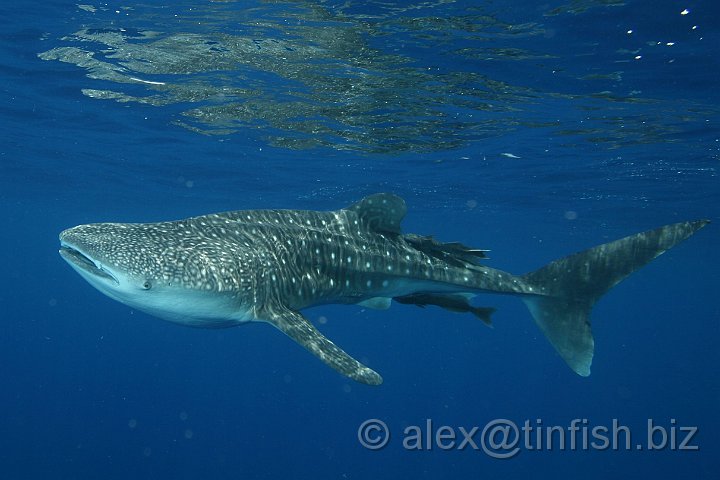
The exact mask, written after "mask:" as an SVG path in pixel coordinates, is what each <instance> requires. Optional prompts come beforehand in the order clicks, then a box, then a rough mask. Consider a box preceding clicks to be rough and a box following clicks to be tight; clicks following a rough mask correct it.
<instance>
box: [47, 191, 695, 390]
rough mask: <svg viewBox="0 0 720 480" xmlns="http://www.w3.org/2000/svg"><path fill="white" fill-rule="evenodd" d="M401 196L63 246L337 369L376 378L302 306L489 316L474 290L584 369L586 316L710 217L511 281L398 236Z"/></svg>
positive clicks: (80, 259) (118, 293) (153, 299)
mask: <svg viewBox="0 0 720 480" xmlns="http://www.w3.org/2000/svg"><path fill="white" fill-rule="evenodd" d="M405 213H406V207H405V202H404V201H403V200H402V199H400V198H399V197H397V196H394V195H391V194H376V195H372V196H369V197H366V198H364V199H362V200H361V201H359V202H357V203H356V204H353V205H351V206H349V207H347V208H345V209H341V210H337V211H331V212H317V211H307V210H245V211H235V212H226V213H218V214H211V215H203V216H200V217H193V218H189V219H185V220H179V221H174V222H159V223H142V224H128V223H99V224H90V225H80V226H78V227H75V228H71V229H69V230H65V231H64V232H62V233H61V235H60V241H61V249H60V253H61V255H62V256H63V257H64V258H65V260H67V261H68V263H69V264H70V265H71V266H72V267H73V268H75V270H76V271H78V273H80V274H81V275H82V276H83V277H84V278H85V279H86V280H88V282H90V283H91V284H92V285H93V286H95V287H96V288H98V289H99V290H100V291H102V292H103V293H105V294H107V295H108V296H110V297H112V298H114V299H116V300H118V301H121V302H123V303H126V304H128V305H130V306H132V307H135V308H138V309H140V310H143V311H146V312H148V313H151V314H153V315H157V316H159V317H162V318H165V319H167V320H170V321H174V322H177V323H181V324H184V325H190V326H195V327H225V326H233V325H238V324H241V323H245V322H249V321H264V322H268V323H270V324H272V325H274V326H275V327H277V328H278V329H279V330H281V331H282V332H284V333H285V334H287V335H288V336H289V337H291V338H292V339H293V340H295V341H296V342H298V343H299V344H301V345H302V346H304V347H305V348H306V349H308V350H309V351H310V352H312V353H313V354H315V355H316V356H317V357H318V358H320V359H321V360H323V361H324V362H325V363H327V364H328V365H330V366H331V367H333V368H335V369H336V370H338V371H339V372H341V373H342V374H344V375H347V376H349V377H351V378H353V379H355V380H357V381H360V382H363V383H367V384H373V385H375V384H379V383H381V382H382V379H381V377H380V375H378V374H377V373H376V372H375V371H373V370H371V369H370V368H368V367H366V366H365V365H362V364H361V363H359V362H358V361H357V360H355V359H354V358H352V357H351V356H350V355H348V354H347V353H346V352H344V351H343V350H341V349H340V348H339V347H337V346H336V345H335V344H333V343H332V342H331V341H330V340H328V339H327V338H325V337H324V336H323V335H322V334H321V333H320V332H319V331H318V330H317V329H316V328H315V327H314V326H313V325H312V324H311V323H310V322H309V321H307V319H305V318H304V317H303V316H302V314H301V313H300V310H302V309H304V308H308V307H312V306H315V305H320V304H325V303H355V304H361V305H365V306H369V307H374V308H387V307H388V306H389V305H390V303H391V301H392V300H393V299H395V300H396V301H398V302H399V303H408V304H415V305H418V306H426V305H437V306H440V307H443V308H446V309H448V310H450V311H455V312H469V313H473V314H475V315H476V316H478V317H479V318H481V319H482V320H483V321H485V322H486V323H490V315H491V313H492V312H493V311H494V309H492V308H488V307H477V306H474V305H472V304H471V303H470V301H469V299H470V298H471V297H472V296H474V295H476V294H478V293H503V294H513V295H518V296H520V297H521V298H522V299H523V300H524V301H525V303H526V304H527V305H528V307H529V308H530V311H531V313H532V314H533V317H534V319H535V321H536V323H537V324H538V325H539V326H540V328H541V329H542V331H543V332H544V333H545V335H546V336H547V337H548V339H549V340H550V341H551V343H552V344H553V346H554V347H555V348H556V350H557V351H558V353H559V354H560V355H561V356H562V358H563V359H564V360H565V361H566V362H567V363H568V365H569V366H570V367H571V368H572V369H573V370H575V371H576V372H577V373H578V374H580V375H588V374H589V373H590V364H591V362H592V356H593V350H594V345H593V339H592V333H591V330H590V322H589V314H590V309H591V308H592V305H593V304H594V303H595V301H597V300H598V299H599V298H600V296H601V295H602V294H603V293H605V292H606V291H607V290H608V289H610V288H611V287H612V286H613V285H615V284H616V283H618V282H619V281H621V280H622V279H623V278H625V277H626V276H627V275H629V274H630V273H632V272H633V271H635V270H636V269H637V268H640V267H641V266H642V265H644V264H646V263H647V262H649V261H650V260H652V259H653V258H655V257H656V256H657V255H659V254H661V253H662V252H664V251H665V250H667V249H669V248H671V247H673V246H675V245H676V244H678V243H679V242H681V241H682V240H684V239H686V238H688V237H689V236H690V235H692V234H693V233H695V231H697V230H698V229H700V228H701V227H703V226H704V225H705V224H706V223H707V222H706V221H697V222H684V223H678V224H674V225H668V226H665V227H661V228H659V229H657V230H653V231H650V232H645V233H641V234H637V235H634V236H631V237H627V238H624V239H621V240H618V241H616V242H611V243H608V244H605V245H601V246H599V247H595V248H593V249H590V250H587V251H585V252H581V253H578V254H575V255H572V256H570V257H566V258H564V259H561V260H558V261H556V262H553V263H550V264H549V265H547V266H545V267H543V268H541V269H540V270H537V271H536V272H533V273H531V274H528V275H523V276H515V275H511V274H509V273H506V272H503V271H500V270H496V269H492V268H489V267H487V266H484V265H483V264H482V263H481V261H482V259H483V258H484V257H485V255H484V252H485V250H481V249H474V248H469V247H466V246H465V245H463V244H460V243H441V242H438V241H436V240H434V239H433V238H432V237H427V236H420V235H414V234H403V233H402V231H401V227H400V224H401V221H402V219H403V217H404V216H405Z"/></svg>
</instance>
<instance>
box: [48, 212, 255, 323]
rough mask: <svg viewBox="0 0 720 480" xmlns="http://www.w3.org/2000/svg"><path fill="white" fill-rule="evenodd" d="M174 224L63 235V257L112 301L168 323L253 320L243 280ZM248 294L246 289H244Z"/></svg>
mask: <svg viewBox="0 0 720 480" xmlns="http://www.w3.org/2000/svg"><path fill="white" fill-rule="evenodd" d="M182 228H183V227H182V226H181V225H177V223H175V222H166V223H153V224H131V223H96V224H89V225H79V226H77V227H74V228H70V229H68V230H65V231H63V232H62V233H61V234H60V255H61V256H62V257H63V259H64V260H65V261H66V262H68V263H69V264H70V266H71V267H73V268H74V269H75V271H77V272H78V273H79V274H80V275H81V276H82V277H83V278H84V279H85V280H86V281H87V282H88V283H90V284H91V285H92V286H93V287H95V288H96V289H98V290H100V291H101V292H102V293H104V294H105V295H107V296H108V297H110V298H112V299H114V300H117V301H119V302H121V303H124V304H126V305H128V306H130V307H132V308H136V309H138V310H142V311H144V312H147V313H149V314H151V315H155V316H158V317H160V318H163V319H165V320H170V321H173V322H176V323H181V324H185V325H190V326H196V325H202V326H203V327H208V326H213V325H217V326H225V325H233V324H237V323H239V322H242V321H246V320H249V319H250V318H249V310H250V307H249V305H248V304H247V302H243V301H242V298H240V297H241V296H239V295H238V291H240V290H241V288H238V285H240V284H241V283H242V282H241V280H240V279H238V278H236V277H234V276H233V275H232V273H231V272H227V271H225V269H224V268H222V267H220V268H219V269H218V267H217V266H216V265H215V264H213V262H212V259H213V252H212V249H207V248H206V249H205V250H204V251H202V250H200V251H198V249H197V245H196V244H189V243H188V242H187V241H186V240H185V239H184V238H183V237H182V235H178V232H180V231H182V230H181V229H182ZM243 286H244V287H245V290H247V289H248V286H247V285H243Z"/></svg>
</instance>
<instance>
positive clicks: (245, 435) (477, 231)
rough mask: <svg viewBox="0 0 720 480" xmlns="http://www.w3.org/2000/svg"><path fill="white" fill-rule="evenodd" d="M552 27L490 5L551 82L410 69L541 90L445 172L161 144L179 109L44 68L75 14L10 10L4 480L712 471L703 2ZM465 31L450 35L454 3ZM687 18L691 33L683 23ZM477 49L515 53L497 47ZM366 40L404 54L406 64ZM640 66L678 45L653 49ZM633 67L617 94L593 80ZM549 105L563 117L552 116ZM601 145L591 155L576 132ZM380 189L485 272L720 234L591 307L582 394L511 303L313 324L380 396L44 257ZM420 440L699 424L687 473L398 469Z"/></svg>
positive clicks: (336, 316)
mask: <svg viewBox="0 0 720 480" xmlns="http://www.w3.org/2000/svg"><path fill="white" fill-rule="evenodd" d="M176 3H177V2H176ZM551 3H553V4H552V5H545V6H543V7H542V8H537V7H536V6H535V5H534V4H533V2H526V3H523V2H521V1H519V0H515V1H514V2H511V3H510V4H505V2H503V6H499V5H494V4H493V3H488V4H487V5H484V4H483V6H484V8H487V9H488V10H489V11H492V12H493V13H494V14H495V15H497V16H498V17H499V18H502V19H503V20H504V21H506V22H508V23H514V24H521V23H525V22H536V23H541V24H543V25H544V26H545V27H546V28H547V29H548V31H549V32H552V33H551V34H548V35H546V36H545V37H543V38H540V39H538V38H529V39H525V40H520V42H525V43H524V47H527V48H532V49H534V50H535V51H537V52H543V53H545V54H549V55H550V56H549V57H548V58H544V59H542V60H532V61H522V62H502V61H498V62H491V61H477V62H473V61H471V60H467V61H466V63H464V64H458V63H455V61H454V60H453V59H452V58H450V57H445V56H443V55H435V53H437V52H433V51H432V49H427V48H425V49H422V48H417V51H412V52H411V53H412V55H413V56H414V57H415V58H416V59H417V62H418V63H421V62H423V61H427V62H428V63H432V64H434V65H437V66H438V68H440V69H448V70H453V69H455V70H465V71H473V70H474V69H477V70H482V73H483V74H484V75H488V76H491V77H492V78H494V79H497V80H498V81H505V82H508V83H509V84H512V85H514V86H522V87H526V88H528V89H532V90H533V91H534V92H536V93H538V92H539V93H540V94H539V95H536V96H534V98H533V99H529V100H528V102H527V103H526V104H524V105H521V106H520V108H519V109H518V111H517V113H516V114H515V115H516V120H517V122H518V123H517V125H515V126H514V127H512V128H510V129H509V130H508V131H507V133H503V131H502V129H500V128H498V130H497V132H495V133H494V134H490V135H487V136H486V138H482V139H481V138H477V139H474V140H471V141H470V142H469V143H467V144H465V145H464V146H462V147H459V148H457V149H454V150H446V151H437V152H430V153H427V152H425V153H413V152H405V153H398V154H387V155H384V154H372V153H363V152H352V151H350V152H348V151H340V150H336V149H333V148H324V149H315V150H300V151H292V150H287V149H282V148H279V147H272V146H270V145H268V144H267V143H266V142H265V140H264V138H263V136H262V135H260V134H259V133H258V132H256V131H254V130H252V129H248V130H247V131H244V132H239V133H236V134H233V135H228V136H225V137H217V136H204V135H199V134H196V133H193V132H190V131H188V130H184V129H182V128H179V127H177V126H174V125H172V124H171V121H173V120H174V119H176V118H177V115H179V113H180V112H181V111H182V110H183V108H184V106H180V105H170V106H167V107H152V106H148V105H138V104H123V103H116V102H112V101H100V100H93V99H90V98H88V97H86V96H83V95H82V94H81V93H80V90H81V89H82V88H98V84H104V85H105V86H107V87H110V85H109V83H110V82H102V81H97V80H92V79H89V78H88V77H86V75H85V74H86V72H84V71H83V70H82V69H79V68H77V67H75V66H73V65H69V64H65V63H59V62H47V61H42V60H40V59H38V57H37V55H38V53H40V52H43V51H47V50H49V49H51V48H54V47H55V46H58V45H61V44H62V41H61V38H62V37H63V36H65V35H69V34H71V33H72V32H74V31H76V30H78V29H79V28H81V27H82V26H83V22H84V21H85V20H84V19H85V18H86V13H87V12H83V11H80V10H78V9H77V8H76V6H75V5H74V4H73V3H72V2H65V1H55V2H42V3H41V4H37V3H34V2H25V1H20V2H12V3H9V2H4V3H3V5H2V6H1V7H0V32H1V33H0V79H1V81H2V84H1V85H0V91H1V92H2V98H3V101H2V103H0V122H1V124H0V139H1V141H0V174H1V177H0V202H1V203H0V205H1V208H2V210H0V214H2V217H1V218H2V226H1V227H0V244H1V245H2V249H0V265H2V270H1V272H2V276H1V277H0V278H2V280H1V283H0V315H1V316H2V318H1V320H0V325H1V329H2V330H0V331H1V333H0V384H1V385H2V388H1V389H0V477H1V478H8V479H35V478H53V479H82V478H88V479H89V478H174V479H192V478H218V479H220V478H223V479H224V478H268V479H269V478H287V477H289V476H292V477H303V478H311V477H312V478H318V479H325V478H347V479H361V478H398V477H402V478H467V477H469V478H481V477H483V478H484V477H489V476H501V477H503V478H515V477H519V476H521V475H522V476H528V475H532V476H533V477H536V478H545V477H547V478H550V477H552V478H558V477H561V478H564V477H571V476H582V477H583V478H587V479H591V478H606V477H607V476H608V475H617V476H623V477H631V476H632V477H635V476H640V475H643V476H648V477H650V476H652V477H655V478H677V477H682V478H691V477H699V478H707V477H709V476H711V475H713V474H712V472H716V473H717V471H718V470H719V467H720V463H719V462H718V458H717V455H716V453H715V452H716V451H717V450H718V448H720V444H719V443H718V440H717V438H718V436H717V432H718V428H719V427H720V425H719V423H720V422H718V414H717V406H718V404H719V401H720V382H719V381H718V374H717V372H718V368H719V367H720V357H719V354H718V349H717V343H718V338H719V334H720V328H719V327H718V321H719V320H720V307H718V302H717V291H718V288H720V275H719V274H718V273H717V269H718V265H719V262H718V260H719V259H720V254H719V253H718V248H717V245H718V243H717V238H718V227H717V220H720V207H719V205H720V195H719V193H720V188H719V187H718V171H717V169H718V159H719V152H720V143H719V140H718V138H719V133H718V118H720V115H719V114H720V112H719V111H718V105H719V104H720V97H719V96H718V93H717V92H718V91H720V90H719V89H718V81H717V78H718V77H717V72H718V71H719V70H718V67H719V65H718V61H717V58H720V57H719V56H718V53H719V52H718V48H717V46H718V45H719V44H720V43H719V42H718V33H719V31H720V24H719V23H718V18H720V11H718V8H717V6H715V5H714V2H711V1H705V2H702V1H696V2H689V3H679V2H673V1H663V2H650V1H631V2H627V4H626V5H623V6H610V7H601V6H599V3H601V2H598V4H595V3H593V2H587V4H589V5H594V8H590V9H589V10H587V11H582V12H576V13H572V14H571V13H567V5H566V6H565V10H564V11H565V13H561V14H558V15H548V12H550V11H552V9H553V8H555V7H561V6H562V5H563V4H562V3H560V2H551ZM555 3H556V4H555ZM569 5H571V6H572V5H575V6H577V4H576V3H571V4H569ZM119 6H120V4H118V5H117V7H119ZM114 7H115V6H114V5H110V8H111V9H112V8H114ZM138 8H139V7H138ZM233 8H237V9H238V10H241V9H243V8H245V6H244V4H242V3H238V4H237V5H235V6H234V7H233ZM277 8H283V6H282V5H280V6H278V7H277ZM363 8H364V7H363V4H359V5H358V6H357V10H358V11H362V9H363ZM365 8H371V6H366V7H365ZM452 8H455V9H456V11H455V13H456V14H457V12H458V11H460V12H462V10H463V9H464V8H466V5H462V4H455V5H453V7H452ZM684 8H689V9H690V11H691V13H690V15H687V16H681V15H680V14H679V12H680V11H681V10H683V9H684ZM440 11H442V10H440ZM408 15H411V14H410V13H409V14H408ZM128 22H131V20H128ZM694 24H697V25H698V29H696V30H691V29H690V27H691V26H692V25H694ZM628 29H633V30H634V33H633V35H635V37H633V38H632V40H628V38H627V34H625V33H624V32H626V30H628ZM451 33H452V32H451ZM488 35H489V37H490V38H492V41H493V42H494V43H495V44H496V46H501V45H502V43H503V37H502V32H490V33H489V34H488ZM373 41H374V43H375V47H376V48H382V47H383V42H386V47H387V48H392V46H393V42H397V41H398V40H397V38H395V37H393V36H392V35H388V36H387V37H384V40H383V37H380V38H375V39H374V40H373ZM515 42H516V43H514V44H513V45H514V46H516V47H517V46H518V44H517V42H518V40H515ZM649 42H676V45H675V46H674V47H675V49H674V50H668V49H664V50H660V49H657V48H655V49H653V48H651V47H650V46H649ZM447 48H449V47H447ZM637 48H642V49H643V51H642V54H643V62H642V63H638V62H626V63H621V64H619V63H617V61H618V58H619V57H622V56H624V55H625V54H622V53H620V54H619V53H618V51H619V50H621V49H628V50H633V49H637ZM411 50H412V49H411ZM423 56H426V57H423ZM620 70H622V71H623V76H622V79H621V80H619V81H618V80H616V81H610V80H601V81H600V83H597V80H596V81H593V80H588V79H587V78H586V76H587V75H591V74H593V73H608V72H613V71H620ZM593 82H595V83H593ZM613 82H614V83H613ZM605 90H613V91H622V92H625V93H627V92H631V91H641V92H642V94H641V97H642V98H644V99H652V100H653V101H652V102H651V103H650V104H647V103H638V104H634V103H620V104H618V103H617V102H612V101H609V100H598V101H597V104H596V107H597V108H596V109H595V110H594V111H589V110H583V109H580V108H577V104H578V102H580V103H582V102H586V103H587V102H588V99H589V98H592V97H591V94H593V93H598V92H602V91H605ZM550 91H551V92H555V93H562V94H564V95H565V96H564V97H562V96H558V95H556V96H544V95H541V94H542V92H550ZM618 117H622V118H624V119H625V120H624V121H625V122H626V123H627V128H637V129H638V132H640V133H638V135H639V138H641V139H642V141H636V142H624V141H619V142H616V141H614V140H616V139H613V138H608V137H613V136H615V135H617V134H618V132H619V131H621V130H622V128H624V127H620V126H619V125H623V120H622V119H620V120H618ZM539 122H545V123H543V124H540V123H539ZM642 122H645V123H642ZM587 124H591V125H592V128H593V129H595V131H594V132H591V133H588V132H579V131H578V132H577V133H573V131H574V130H577V129H582V128H585V127H586V126H587ZM604 128H607V131H604V130H603V129H604ZM648 132H651V133H652V134H651V133H648ZM643 135H645V136H644V137H643ZM503 153H512V154H513V155H516V156H518V157H520V158H510V157H508V156H504V155H502V154H503ZM188 182H191V183H188ZM377 191H392V192H395V193H397V194H399V195H401V196H403V197H405V198H406V200H407V201H408V204H409V208H410V211H409V214H408V217H407V219H406V221H405V224H404V226H405V229H406V231H409V232H417V233H424V234H434V235H436V236H437V237H438V238H440V239H442V240H447V241H452V240H460V241H463V242H465V243H468V244H471V245H477V246H478V247H484V248H490V249H492V255H491V257H492V259H491V261H490V265H491V266H493V267H496V268H502V269H503V270H507V271H510V272H516V273H522V272H525V271H529V270H532V269H535V268H537V267H539V266H541V265H543V264H545V263H547V262H548V261H550V260H552V259H554V258H557V257H559V256H562V255H565V254H568V253H571V252H573V251H577V250H579V249H583V248H586V247H589V246H592V245H595V244H598V243H602V242H605V241H608V240H612V239H615V238H618V237H621V236H624V235H627V234H631V233H635V232H637V231H641V230H644V229H648V228H653V227H656V226H658V225H661V224H664V223H671V222H674V221H680V220H685V219H694V218H710V219H711V220H714V221H716V223H715V224H712V225H710V226H709V227H708V228H706V229H705V230H703V231H702V232H700V233H699V234H698V235H697V236H696V237H694V238H692V239H691V240H689V241H688V242H687V243H685V244H683V245H681V246H679V247H678V248H677V249H675V250H673V251H671V252H669V253H668V254H666V255H664V256H663V257H661V258H659V259H658V260H657V261H656V262H654V263H652V264H651V265H649V266H648V267H646V268H645V269H643V270H641V271H640V272H638V273H637V274H636V275H634V276H633V277H631V278H629V279H628V280H626V281H625V282H624V283H623V284H622V285H620V286H618V287H617V288H616V289H615V290H613V291H612V292H611V293H609V294H608V295H607V296H606V297H605V298H604V299H603V300H602V301H601V302H600V303H599V304H598V305H597V307H596V309H595V311H594V315H593V320H594V332H595V340H596V356H595V362H594V365H593V374H592V376H590V377H589V378H580V377H577V376H575V375H574V374H572V373H571V372H570V371H569V370H568V369H567V368H566V367H565V366H564V365H563V363H562V361H561V360H560V359H559V358H558V357H557V355H556V354H555V353H554V351H553V350H552V348H551V347H550V345H549V344H548V343H547V341H546V340H545V339H544V338H543V337H542V334H541V333H540V332H539V331H538V330H537V328H536V327H535V326H534V325H533V324H532V320H531V318H530V316H529V314H528V313H527V312H526V311H525V308H524V307H523V305H522V304H521V302H519V301H517V300H516V299H513V298H503V297H499V298H498V297H489V296H488V297H482V298H479V299H477V302H478V304H482V305H492V306H496V307H498V312H497V313H496V315H495V328H494V329H492V330H490V329H488V328H486V327H485V326H484V325H482V323H480V322H478V321H477V320H475V319H473V318H471V317H470V316H461V315H454V314H451V313H448V312H445V311H440V310H438V309H433V308H428V309H418V308H414V307H410V306H403V305H394V306H393V308H392V309H390V310H388V311H385V312H378V311H368V310H364V309H362V308H360V307H355V306H345V307H340V306H328V307H323V308H316V309H313V310H310V311H307V312H306V314H307V316H308V317H309V318H310V319H312V320H313V321H317V320H318V319H319V318H320V317H325V319H326V320H327V323H326V324H322V325H320V328H321V330H322V331H323V332H324V333H325V334H326V335H327V336H328V337H329V338H331V339H333V340H334V341H335V342H336V343H338V344H339V345H341V346H342V347H343V348H344V349H346V350H347V351H349V352H351V353H352V354H354V355H356V356H358V358H361V359H363V360H364V361H366V362H367V363H368V364H369V365H371V366H372V367H373V368H375V369H376V370H378V371H379V372H380V373H382V375H383V377H384V379H385V384H384V385H382V386H381V387H375V388H371V387H367V386H364V385H359V384H355V383H351V382H349V381H348V380H346V379H344V378H342V377H340V376H339V375H337V374H336V373H335V372H333V371H332V370H330V369H328V368H327V367H325V366H324V365H322V364H321V363H320V362H318V361H317V360H315V359H314V358H312V357H311V356H310V355H308V354H307V353H306V352H305V351H303V350H302V349H301V348H299V347H297V346H295V345H294V344H292V342H291V341H290V340H288V339H287V338H285V337H283V336H282V335H280V334H279V333H278V332H276V331H274V330H273V329H272V328H270V327H267V326H264V325H260V324H258V325H250V326H247V327H244V328H237V329H229V330H212V331H203V330H193V329H185V328H181V327H178V326H175V325H171V324H167V323H164V322H162V321H159V320H156V319H153V318H150V317H148V316H147V315H145V314H142V313H139V312H135V311H132V310H130V309H129V308H128V307H126V306H124V305H121V304H119V303H116V302H113V301H111V300H110V299H108V298H105V297H103V296H102V295H101V294H100V293H98V292H97V291H95V290H93V289H92V288H91V287H90V286H88V285H87V284H86V283H85V282H84V281H83V280H82V279H81V278H80V277H79V276H77V275H76V274H75V273H73V272H72V270H71V269H69V268H68V267H67V266H66V265H65V264H64V262H63V261H62V260H61V259H60V257H59V256H58V255H57V247H58V242H57V234H58V233H59V232H60V231H61V230H62V229H64V228H67V227H70V226H73V225H76V224H80V223H89V222H96V221H156V220H165V219H175V218H182V217H186V216H191V215H196V214H203V213H208V212H211V211H219V210H232V209H240V208H275V207H278V208H309V209H328V210H329V209H335V208H340V207H343V206H345V205H347V204H349V203H350V202H352V201H354V200H356V199H358V198H360V197H361V196H363V195H365V194H369V193H373V192H377ZM567 212H576V214H577V218H576V219H574V220H569V219H568V218H567V215H566V213H567ZM368 418H379V419H382V420H384V421H385V422H386V423H387V424H388V426H389V427H390V428H391V430H392V431H393V433H394V436H393V437H392V439H391V442H390V445H389V446H388V447H387V448H385V449H383V450H381V451H377V452H375V451H368V450H365V449H363V448H362V447H361V446H360V444H359V443H358V441H357V437H356V432H357V427H358V426H359V425H360V423H361V422H362V421H364V420H366V419H368ZM426 418H432V419H433V422H434V423H435V424H436V425H443V424H445V425H451V426H455V427H458V426H464V427H466V428H471V427H473V426H480V427H482V426H483V425H485V424H486V423H487V422H489V421H491V420H492V419H495V418H508V419H511V420H513V421H515V422H517V423H518V424H522V422H523V421H524V420H525V419H530V421H531V422H533V423H534V422H536V419H542V422H543V425H568V424H569V423H570V421H571V420H572V419H574V418H581V419H582V418H586V419H588V421H589V423H590V425H610V424H611V422H612V419H613V418H617V419H618V420H619V421H620V423H621V424H623V425H626V426H629V427H631V428H632V429H633V433H634V435H635V437H634V441H633V443H635V440H638V442H640V441H642V440H643V439H644V437H645V435H646V433H645V426H646V422H647V419H650V418H651V419H654V421H655V423H656V424H659V425H664V426H666V427H669V426H670V419H677V424H678V425H683V426H697V427H699V433H698V435H697V436H696V438H695V439H694V442H693V443H694V444H696V445H699V446H700V449H699V451H682V452H679V451H670V450H667V449H666V450H664V451H655V452H647V451H643V452H638V451H630V452H624V451H585V452H583V451H575V452H569V451H565V452H561V451H552V452H548V451H543V452H530V451H522V452H520V454H519V455H518V456H517V457H516V458H513V459H511V460H504V461H501V460H495V459H492V458H489V457H487V456H486V455H484V454H483V453H482V452H478V451H473V450H465V451H461V452H458V451H439V450H434V451H432V452H427V451H425V452H416V451H404V450H403V449H402V445H401V440H402V433H401V431H402V429H403V428H404V427H406V426H408V425H424V424H425V419H426Z"/></svg>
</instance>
